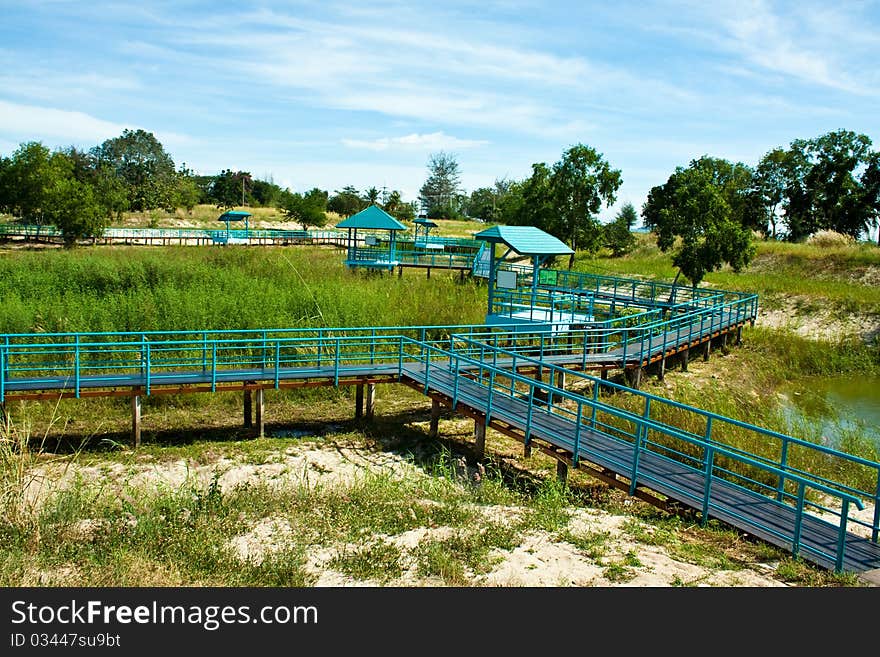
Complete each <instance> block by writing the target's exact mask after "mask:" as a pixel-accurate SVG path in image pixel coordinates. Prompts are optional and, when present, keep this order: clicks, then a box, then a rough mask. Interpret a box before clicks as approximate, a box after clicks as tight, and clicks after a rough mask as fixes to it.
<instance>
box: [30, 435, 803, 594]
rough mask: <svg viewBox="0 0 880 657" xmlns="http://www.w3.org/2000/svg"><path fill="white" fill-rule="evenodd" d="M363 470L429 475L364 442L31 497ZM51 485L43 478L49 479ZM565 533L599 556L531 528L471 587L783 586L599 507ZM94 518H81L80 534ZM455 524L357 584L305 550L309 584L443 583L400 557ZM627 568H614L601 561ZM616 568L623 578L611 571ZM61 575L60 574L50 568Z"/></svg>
mask: <svg viewBox="0 0 880 657" xmlns="http://www.w3.org/2000/svg"><path fill="white" fill-rule="evenodd" d="M368 471H372V472H376V471H384V472H386V473H389V474H391V475H393V476H399V477H406V478H410V479H411V478H413V477H426V476H427V475H426V474H425V473H424V472H423V471H422V470H420V469H419V468H418V467H416V466H414V465H413V464H412V463H410V462H409V461H407V460H405V459H404V458H403V457H401V456H398V455H395V454H393V453H388V452H381V453H379V452H375V451H372V450H370V449H367V448H358V447H340V446H321V445H314V444H311V445H306V444H302V445H297V446H292V447H289V448H287V449H285V450H284V452H283V453H282V454H279V455H278V458H274V459H272V462H270V463H265V464H260V465H257V464H253V463H247V462H239V461H236V460H234V459H230V458H227V457H221V458H219V459H217V460H216V461H214V462H212V463H208V464H194V463H191V462H187V461H184V460H178V461H171V462H166V463H161V464H159V463H140V464H134V465H122V464H114V465H111V466H99V467H96V466H85V467H83V466H78V465H73V466H69V467H67V468H66V469H65V470H64V471H63V472H60V471H46V472H44V473H43V474H44V478H43V479H41V480H37V481H35V482H34V484H33V486H32V488H31V491H30V494H31V501H32V502H35V503H38V502H39V499H38V498H39V497H43V496H45V495H47V494H48V493H49V492H51V491H52V490H57V488H58V487H63V486H66V485H68V484H70V483H72V482H74V481H77V480H86V481H92V482H102V485H104V486H105V487H108V488H109V490H110V491H111V492H113V493H114V494H116V495H122V496H135V497H136V496H137V492H136V491H137V490H157V489H161V488H163V487H167V488H169V489H175V488H178V487H180V486H182V485H184V484H193V483H195V484H197V485H200V486H207V485H209V484H210V482H211V481H212V480H213V478H214V477H215V476H216V477H217V482H218V484H219V486H220V487H221V489H222V490H224V491H229V490H231V489H233V488H234V487H236V486H238V485H242V484H246V483H248V482H250V483H256V482H269V483H271V484H272V485H277V486H291V485H297V486H299V485H303V484H305V485H308V486H310V487H314V486H321V487H326V486H337V485H341V486H346V485H349V484H351V483H353V482H355V481H356V479H357V478H358V477H360V476H363V475H364V474H365V473H367V472H368ZM459 474H460V476H461V484H462V485H473V483H472V482H473V480H474V477H473V472H472V471H464V470H460V473H459ZM50 481H51V482H54V483H53V484H49V482H50ZM478 508H479V509H480V511H481V512H482V513H484V514H485V515H486V516H487V519H488V520H491V521H493V522H511V521H513V520H515V519H516V518H517V517H519V516H520V514H522V513H523V512H524V509H521V508H518V507H497V506H488V507H478ZM570 512H571V520H570V522H569V525H568V527H567V531H568V532H569V533H570V534H572V535H574V536H580V537H584V536H595V535H596V534H597V533H604V534H607V538H606V539H605V541H604V543H603V547H602V554H601V556H600V557H595V558H593V557H591V556H590V555H588V554H586V553H585V552H584V551H583V550H581V549H579V548H578V547H576V546H575V545H573V544H572V543H569V542H566V541H564V540H561V539H560V538H559V537H558V536H556V535H553V534H551V533H548V532H545V531H537V530H536V531H530V532H528V533H526V534H524V535H522V537H521V541H520V543H519V545H517V546H516V547H515V548H514V549H512V550H509V551H506V550H496V551H495V552H494V553H493V554H491V555H490V557H489V559H490V561H491V563H492V567H491V569H490V570H489V571H488V572H485V573H481V574H474V575H473V576H472V578H471V581H470V584H471V585H473V586H490V587H560V586H628V587H669V586H682V585H685V586H723V587H732V586H733V587H740V586H742V587H781V586H786V584H785V583H784V582H783V581H781V580H780V579H779V578H778V577H775V576H774V567H773V566H774V564H756V565H754V566H753V567H751V568H745V569H737V570H724V569H718V568H711V567H706V566H701V565H695V564H693V563H688V562H686V561H682V560H681V559H677V558H675V557H674V556H672V555H671V554H670V553H669V552H668V551H667V550H666V549H665V548H664V547H663V546H657V545H647V544H645V543H643V542H639V541H637V540H635V538H634V536H635V532H634V531H633V525H632V523H634V522H635V523H638V525H639V526H640V527H641V530H642V531H643V532H647V534H648V535H650V533H651V532H653V531H654V528H653V527H652V526H651V525H650V524H646V523H641V521H639V520H636V519H634V518H633V517H631V516H629V515H625V514H623V515H614V514H611V513H607V512H605V511H602V510H598V509H591V508H572V509H570ZM94 522H97V521H91V520H85V521H82V522H81V523H80V525H81V526H80V527H79V528H78V530H79V532H80V533H82V534H83V535H84V536H86V535H88V533H89V532H90V531H91V530H92V528H93V523H94ZM456 531H461V530H457V529H454V528H451V527H420V528H416V529H413V530H410V531H408V532H405V533H403V534H400V535H395V536H377V537H374V538H381V539H382V540H384V541H387V542H389V543H392V544H394V545H396V546H398V547H399V548H401V553H402V554H403V555H404V558H403V573H402V574H401V576H400V577H398V578H396V579H394V580H392V581H387V582H373V581H369V580H357V579H354V578H352V577H349V576H348V575H346V574H343V573H341V572H337V571H335V570H333V569H331V568H330V567H329V566H328V564H329V562H330V561H331V559H332V558H333V557H334V556H336V555H337V554H339V553H340V552H341V551H343V550H345V549H346V547H349V546H345V545H323V546H320V547H316V548H315V549H314V550H313V551H312V552H311V553H310V554H309V555H308V566H307V567H308V569H309V571H310V572H311V573H312V574H313V576H314V577H315V580H316V584H315V585H316V586H330V587H340V586H380V585H384V586H419V587H423V586H444V585H445V584H444V582H443V581H442V580H440V579H437V578H431V577H423V576H420V575H419V574H418V572H417V570H416V568H415V563H414V561H412V559H411V558H408V557H407V555H408V554H409V553H410V551H412V550H414V549H415V548H417V547H418V545H419V544H420V543H421V542H422V541H425V540H436V539H438V538H443V537H445V536H448V535H450V534H452V533H454V532H456ZM291 536H292V528H291V527H290V525H289V524H288V523H287V521H286V520H285V519H284V518H283V517H266V518H263V519H262V520H260V521H259V522H257V523H255V524H253V525H250V526H244V527H242V529H241V532H240V533H239V534H238V535H236V536H232V537H230V538H229V540H228V547H229V548H230V550H231V552H232V553H233V554H234V555H236V556H237V558H238V559H240V560H241V561H242V562H243V563H246V562H249V561H250V562H257V563H258V562H260V561H261V560H262V559H263V558H265V556H266V555H268V554H270V553H272V552H273V551H276V550H281V549H284V548H285V546H286V545H288V542H289V541H290V538H291ZM614 564H619V565H620V564H625V566H623V567H622V568H619V569H618V570H617V571H614V569H611V570H609V569H608V566H610V565H614ZM615 572H617V573H618V574H619V573H620V572H623V576H622V577H621V576H617V577H615V576H614V573H615ZM55 575H56V576H60V575H61V574H60V573H55Z"/></svg>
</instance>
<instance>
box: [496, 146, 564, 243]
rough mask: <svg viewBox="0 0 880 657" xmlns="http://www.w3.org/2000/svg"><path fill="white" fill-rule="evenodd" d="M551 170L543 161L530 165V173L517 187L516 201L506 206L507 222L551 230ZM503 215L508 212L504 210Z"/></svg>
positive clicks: (552, 212)
mask: <svg viewBox="0 0 880 657" xmlns="http://www.w3.org/2000/svg"><path fill="white" fill-rule="evenodd" d="M552 175H553V173H552V171H551V170H550V168H549V167H548V166H547V165H546V164H545V163H544V162H536V163H535V164H533V165H532V175H531V176H529V177H528V178H526V179H525V180H524V181H523V182H522V183H521V184H520V185H519V187H518V196H517V198H518V201H519V202H518V203H516V204H515V205H514V206H513V207H510V208H507V209H508V210H509V211H510V212H509V216H507V219H508V223H510V224H513V225H517V226H534V227H535V228H540V229H541V230H543V231H546V232H551V231H552V226H551V224H552V223H553V221H554V220H555V214H556V208H555V206H554V205H553V197H552V188H551V179H552ZM504 214H505V215H507V214H508V213H507V212H505V213H504Z"/></svg>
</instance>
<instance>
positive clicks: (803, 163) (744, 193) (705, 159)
mask: <svg viewBox="0 0 880 657" xmlns="http://www.w3.org/2000/svg"><path fill="white" fill-rule="evenodd" d="M451 159H452V162H450V156H448V155H445V154H439V155H437V156H433V157H432V159H431V161H430V162H429V171H430V174H431V175H429V177H428V180H427V181H426V183H425V185H424V186H423V187H422V190H421V196H420V200H421V202H422V205H423V207H426V208H427V213H428V216H450V215H451V216H471V217H480V218H482V219H484V220H485V221H488V222H492V223H500V224H506V225H529V226H537V227H538V228H541V229H543V230H545V231H546V232H548V233H550V234H552V235H555V236H556V237H558V238H559V239H561V240H563V241H565V242H566V243H567V244H568V245H569V246H570V247H571V248H572V249H574V250H575V251H588V252H595V251H597V250H598V249H599V248H601V247H606V248H609V249H610V250H611V252H612V254H615V255H622V254H624V253H626V252H627V251H628V250H630V249H631V248H632V247H633V245H634V243H635V240H634V239H633V236H632V232H631V231H632V228H633V226H634V225H635V222H636V220H637V218H638V214H637V213H636V211H635V208H634V207H633V206H632V204H629V203H627V204H624V206H623V207H622V208H621V209H620V211H619V212H618V213H617V216H616V217H615V218H614V219H613V221H611V222H606V223H603V222H601V221H600V219H599V211H600V209H601V208H602V207H603V206H604V207H606V208H607V207H610V206H611V205H613V204H614V203H615V201H616V196H617V191H618V190H619V188H620V186H621V184H622V182H623V179H622V174H621V172H620V171H619V170H618V169H614V168H612V167H611V166H610V164H609V163H608V162H607V161H606V160H605V158H604V156H603V155H602V154H601V153H599V152H597V151H596V150H595V149H594V148H592V147H590V146H586V145H583V144H577V145H575V146H572V147H570V148H569V149H567V150H566V151H565V152H564V153H563V154H562V157H561V158H560V159H559V160H558V161H557V162H555V163H554V164H552V165H548V164H547V163H544V162H539V163H535V164H533V165H532V173H531V175H530V176H529V177H527V178H525V179H523V180H513V181H511V180H507V179H501V180H496V181H495V183H494V185H493V186H492V187H482V188H479V189H475V190H474V191H472V192H471V193H470V194H469V195H467V194H464V193H463V192H462V191H461V190H460V189H459V187H458V184H457V180H458V169H457V166H456V165H455V162H454V158H451ZM641 217H642V220H643V223H644V225H645V227H646V228H647V229H648V230H650V231H652V232H654V233H656V235H657V241H658V245H659V247H660V248H661V249H662V250H663V251H671V252H672V259H673V264H674V265H675V266H676V267H678V268H679V272H680V273H681V274H682V275H684V276H685V277H686V278H687V279H688V280H690V281H691V282H692V283H693V284H695V285H696V284H699V282H700V281H701V280H702V279H703V277H704V276H705V274H706V273H707V272H710V271H713V270H715V269H718V268H719V267H721V266H723V265H724V264H729V265H730V266H731V267H732V268H733V269H734V270H735V271H739V270H741V269H742V268H743V267H745V266H746V265H747V264H748V263H749V262H750V260H751V258H752V257H753V255H754V252H755V246H754V244H753V238H754V236H755V234H757V235H759V236H760V237H762V238H765V239H782V240H787V241H793V242H797V241H802V240H804V239H805V238H807V237H809V236H810V235H812V234H814V233H816V232H818V231H820V230H831V231H835V232H838V233H842V234H844V235H848V236H850V237H852V238H854V239H859V238H861V237H863V236H865V235H867V234H868V233H869V231H870V229H871V228H874V227H880V153H878V152H877V151H873V150H872V149H871V140H870V138H869V137H867V136H866V135H863V134H857V133H855V132H852V131H848V130H838V131H834V132H829V133H827V134H824V135H821V136H819V137H816V138H813V139H796V140H794V141H792V142H791V143H790V144H789V145H788V146H787V147H785V148H782V147H779V148H773V149H772V150H770V151H768V152H767V153H766V154H765V155H764V156H763V157H762V158H761V159H760V161H759V162H758V163H757V164H756V165H755V166H750V165H747V164H745V163H743V162H731V161H729V160H725V159H722V158H716V157H711V156H709V155H704V156H702V157H700V158H697V159H694V160H692V161H691V162H690V163H689V164H688V165H687V166H679V167H676V169H675V171H674V172H673V173H672V174H671V175H670V176H669V178H668V179H667V181H666V182H665V183H663V184H661V185H657V186H655V187H653V188H651V190H650V192H649V194H648V198H647V200H646V201H645V203H644V204H643V206H642V208H641ZM878 243H880V237H878ZM573 260H574V256H571V259H570V261H569V264H570V265H571V263H572V262H573Z"/></svg>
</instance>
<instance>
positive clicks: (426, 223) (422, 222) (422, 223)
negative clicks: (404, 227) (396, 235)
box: [413, 219, 437, 228]
mask: <svg viewBox="0 0 880 657" xmlns="http://www.w3.org/2000/svg"><path fill="white" fill-rule="evenodd" d="M413 223H414V224H419V225H420V226H424V227H425V228H436V227H437V224H436V223H434V222H433V221H431V220H430V219H413Z"/></svg>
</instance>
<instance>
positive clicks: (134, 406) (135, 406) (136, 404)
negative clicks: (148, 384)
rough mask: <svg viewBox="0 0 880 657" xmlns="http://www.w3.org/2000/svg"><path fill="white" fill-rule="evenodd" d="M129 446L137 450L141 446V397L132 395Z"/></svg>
mask: <svg viewBox="0 0 880 657" xmlns="http://www.w3.org/2000/svg"><path fill="white" fill-rule="evenodd" d="M131 446H132V448H133V449H137V448H138V447H140V446H141V396H140V395H134V396H133V397H132V398H131Z"/></svg>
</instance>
